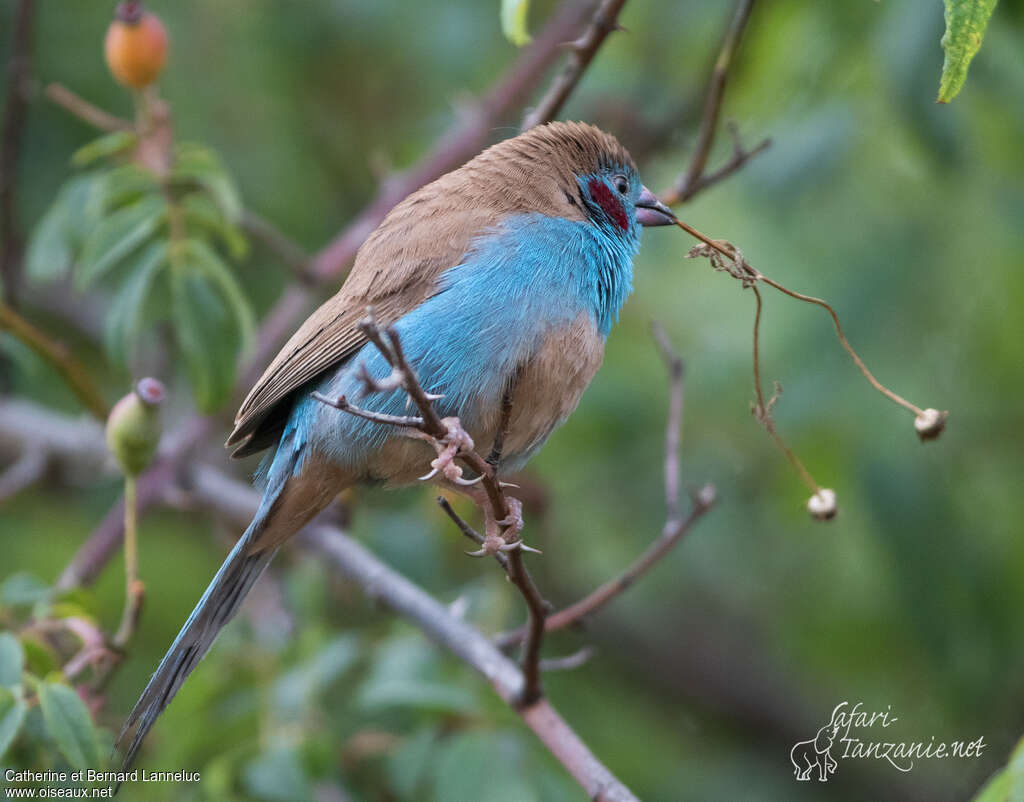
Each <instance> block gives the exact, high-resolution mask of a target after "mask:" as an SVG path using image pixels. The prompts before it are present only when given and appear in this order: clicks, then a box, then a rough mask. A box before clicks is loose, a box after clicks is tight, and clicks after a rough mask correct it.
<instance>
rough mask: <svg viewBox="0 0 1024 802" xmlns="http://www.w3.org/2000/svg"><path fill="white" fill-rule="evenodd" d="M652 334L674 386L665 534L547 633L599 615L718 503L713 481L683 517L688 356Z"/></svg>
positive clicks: (512, 636)
mask: <svg viewBox="0 0 1024 802" xmlns="http://www.w3.org/2000/svg"><path fill="white" fill-rule="evenodd" d="M653 333H654V338H655V340H656V341H657V343H658V347H659V350H660V351H661V355H662V358H663V359H664V360H665V365H666V367H667V368H668V372H669V381H670V388H671V389H670V400H669V413H668V423H667V425H666V428H665V508H666V516H665V525H664V527H663V528H662V532H661V535H660V536H659V537H658V538H657V539H656V540H655V541H654V542H653V543H651V545H650V546H648V547H647V549H646V550H645V551H644V553H643V554H641V555H640V556H639V557H638V558H637V559H636V560H635V561H634V562H633V564H632V565H630V566H629V567H628V568H627V569H626V570H625V571H623V572H622V573H621V574H619V575H618V576H617V577H615V578H613V579H610V580H608V581H607V582H605V583H604V584H603V585H601V586H600V587H598V588H596V589H595V590H594V591H592V592H591V593H589V594H588V595H587V596H585V597H584V598H582V599H580V600H579V601H577V602H575V603H574V604H571V605H570V606H568V607H566V608H565V609H563V610H559V611H558V612H557V613H552V614H551V615H549V616H547V618H546V620H545V630H546V631H548V632H553V631H555V630H558V629H565V628H566V627H569V626H573V625H575V624H577V623H579V622H580V621H581V620H582V619H583V618H585V617H586V616H588V615H591V614H593V613H595V612H596V611H597V610H599V609H601V608H602V607H604V606H605V605H606V604H608V602H610V601H611V600H612V599H614V598H615V597H617V596H618V595H619V594H620V593H622V592H623V591H624V590H626V589H627V588H628V587H630V586H631V585H633V584H634V583H635V582H636V581H637V580H638V579H640V578H641V577H642V576H643V575H644V574H646V573H647V571H649V570H650V569H651V567H652V566H653V565H655V564H656V563H657V562H658V561H660V560H661V559H662V558H664V557H665V555H666V554H668V553H669V552H670V551H671V550H672V548H673V547H674V546H675V545H676V544H677V543H679V541H681V540H682V539H683V537H685V536H686V534H687V533H688V532H689V531H690V530H691V529H692V528H693V525H694V524H695V523H696V522H697V521H698V520H699V519H700V518H701V517H702V516H703V515H704V514H705V513H706V512H707V511H708V510H710V509H711V507H712V506H713V505H714V503H715V487H714V485H712V484H706V485H704V487H702V488H701V489H700V490H698V491H696V492H695V493H693V494H692V495H691V505H690V511H689V512H688V513H687V514H686V516H685V517H684V516H682V514H681V512H680V509H679V488H680V478H679V477H680V470H679V444H680V441H681V428H682V415H683V396H684V382H683V360H682V359H681V358H680V357H679V355H678V354H677V353H676V352H675V350H674V349H673V348H672V345H671V343H670V342H669V339H668V337H667V335H666V334H665V332H664V330H663V329H662V328H661V326H659V325H657V324H655V325H654V326H653ZM522 636H523V629H522V628H520V629H516V630H513V631H511V632H505V633H502V634H500V635H498V636H497V637H496V638H495V642H496V643H497V644H498V645H499V646H500V647H501V648H507V647H509V646H511V645H512V644H514V643H516V642H517V641H518V640H520V639H521V638H522Z"/></svg>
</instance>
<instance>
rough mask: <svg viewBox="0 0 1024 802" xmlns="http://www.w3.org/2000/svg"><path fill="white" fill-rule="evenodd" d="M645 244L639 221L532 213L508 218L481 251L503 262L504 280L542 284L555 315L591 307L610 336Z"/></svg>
mask: <svg viewBox="0 0 1024 802" xmlns="http://www.w3.org/2000/svg"><path fill="white" fill-rule="evenodd" d="M639 245H640V240H639V226H635V227H634V228H633V229H632V230H630V231H628V232H619V231H608V230H605V229H604V228H601V227H599V226H596V225H594V224H592V223H589V222H583V221H578V220H567V219H565V218H562V217H548V216H546V215H542V214H537V213H530V214H523V215H516V216H515V217H512V218H510V219H508V220H506V221H505V223H504V224H503V225H502V231H501V232H500V233H499V234H498V235H497V236H496V237H489V238H487V239H486V240H484V241H482V242H480V243H478V248H479V250H478V253H477V256H478V257H483V259H481V261H483V262H490V263H491V264H494V263H496V262H500V263H502V265H503V266H502V270H501V272H502V274H503V276H502V278H503V279H504V282H507V283H509V284H512V285H517V286H518V288H520V290H522V291H526V292H527V293H528V294H530V295H533V296H534V297H536V295H537V292H536V291H537V290H540V291H541V293H542V294H543V295H544V296H545V303H546V305H550V315H551V316H552V317H560V316H561V317H566V318H567V319H572V318H574V317H575V315H576V314H578V313H579V312H587V313H589V314H590V315H591V316H592V317H593V320H594V323H595V325H596V326H597V328H598V331H600V333H601V334H602V336H605V337H606V336H608V333H609V332H610V331H611V328H612V325H613V324H614V323H615V321H616V320H617V319H618V315H619V309H620V308H621V307H622V305H623V304H624V303H625V301H626V298H628V297H629V294H630V292H631V291H632V289H633V256H634V254H635V253H636V251H637V248H638V247H639ZM481 251H483V253H481ZM487 252H490V253H487ZM498 254H500V256H499V255H498ZM489 257H490V258H489ZM527 288H530V289H527ZM531 290H532V291H531ZM514 294H518V293H514Z"/></svg>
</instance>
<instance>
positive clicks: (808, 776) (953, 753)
mask: <svg viewBox="0 0 1024 802" xmlns="http://www.w3.org/2000/svg"><path fill="white" fill-rule="evenodd" d="M897 721H899V718H898V717H896V716H894V715H893V714H892V706H891V705H888V706H886V709H885V710H884V711H883V710H878V711H871V710H866V709H865V708H864V704H863V703H862V702H857V703H856V704H855V705H853V706H852V707H851V706H850V703H849V702H840V703H839V704H837V705H836V706H835V708H834V709H833V710H832V716H831V717H830V718H829V720H828V723H827V724H826V725H825V726H824V727H822V728H821V729H819V730H818V732H817V733H816V734H815V736H814V737H813V738H810V739H808V740H806V741H800V742H798V743H797V744H795V745H794V746H793V748H792V749H791V750H790V752H789V759H790V761H791V762H792V763H793V776H794V777H796V779H797V780H799V781H801V782H806V781H808V780H812V779H815V780H818V781H819V782H827V781H828V778H829V777H830V776H831V775H832V774H835V772H836V769H837V768H838V767H839V761H840V760H885V761H887V762H888V763H889V765H891V766H892V767H893V768H894V769H896V770H898V771H904V772H906V771H910V770H911V769H913V768H914V763H915V761H919V760H942V759H948V758H954V759H974V758H978V757H981V753H982V750H983V749H984V748H985V747H986V746H988V744H986V743H985V737H984V736H979V737H977V738H975V739H974V740H970V741H968V740H964V741H936V739H935V736H934V735H932V736H931V737H930V738H929V739H928V740H926V741H925V740H921V741H900V740H896V739H895V738H893V737H891V734H890V733H889V732H887V729H888V728H889V727H891V726H892V725H893V724H895V723H896V722H897ZM887 736H888V737H887Z"/></svg>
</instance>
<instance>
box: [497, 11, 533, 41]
mask: <svg viewBox="0 0 1024 802" xmlns="http://www.w3.org/2000/svg"><path fill="white" fill-rule="evenodd" d="M529 12H530V0H501V32H502V33H504V34H505V38H506V39H508V40H509V41H510V42H511V43H512V44H514V45H515V46H516V47H522V46H523V45H527V44H529V43H530V32H529V30H528V29H527V27H526V17H527V15H528V14H529Z"/></svg>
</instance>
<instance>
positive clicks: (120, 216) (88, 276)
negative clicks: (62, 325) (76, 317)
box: [75, 195, 167, 289]
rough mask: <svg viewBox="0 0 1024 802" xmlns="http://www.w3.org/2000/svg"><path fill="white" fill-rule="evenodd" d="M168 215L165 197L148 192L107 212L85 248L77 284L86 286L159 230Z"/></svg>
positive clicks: (80, 286) (81, 286)
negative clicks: (138, 198) (127, 203)
mask: <svg viewBox="0 0 1024 802" xmlns="http://www.w3.org/2000/svg"><path fill="white" fill-rule="evenodd" d="M166 217H167V204H166V202H165V201H164V199H163V198H161V197H158V196H153V195H147V196H146V197H144V198H142V199H141V200H139V201H137V202H136V203H133V204H131V205H130V206H125V207H123V208H121V209H118V210H117V211H115V212H112V213H111V214H109V215H107V216H106V217H105V218H104V219H103V221H102V222H101V223H100V224H99V225H98V226H97V227H96V229H95V231H93V233H92V234H91V235H90V236H89V238H88V239H87V240H86V242H85V246H84V247H83V248H82V257H81V259H80V261H79V266H78V271H77V275H76V276H75V279H76V282H75V283H76V284H77V286H78V287H79V289H84V288H86V287H88V286H89V285H91V284H92V283H93V282H95V281H96V280H97V279H99V278H100V277H101V276H103V275H104V274H105V273H107V272H108V271H110V270H111V269H112V268H114V267H116V266H117V265H118V264H119V263H120V262H121V261H122V260H123V259H124V258H125V257H127V256H128V255H129V254H130V253H132V251H134V250H135V249H136V248H138V247H139V246H140V245H142V243H144V242H145V241H146V240H147V239H149V238H150V237H151V236H152V235H153V234H155V233H156V231H157V229H158V228H159V227H160V226H161V224H163V222H164V220H165V219H166Z"/></svg>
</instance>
